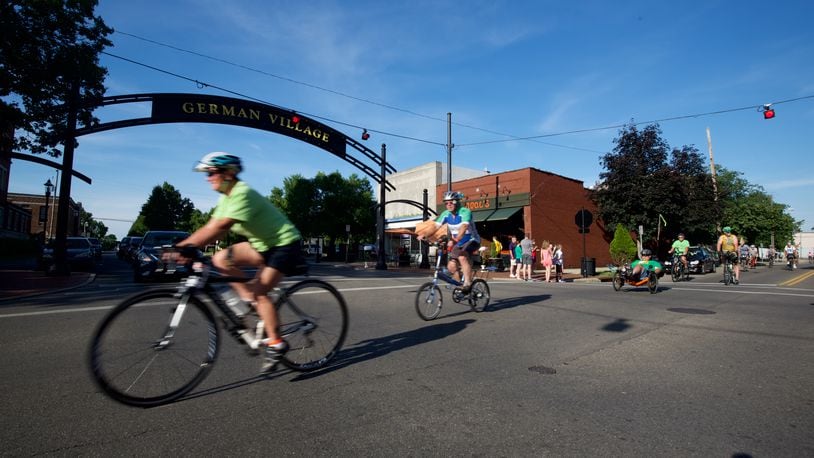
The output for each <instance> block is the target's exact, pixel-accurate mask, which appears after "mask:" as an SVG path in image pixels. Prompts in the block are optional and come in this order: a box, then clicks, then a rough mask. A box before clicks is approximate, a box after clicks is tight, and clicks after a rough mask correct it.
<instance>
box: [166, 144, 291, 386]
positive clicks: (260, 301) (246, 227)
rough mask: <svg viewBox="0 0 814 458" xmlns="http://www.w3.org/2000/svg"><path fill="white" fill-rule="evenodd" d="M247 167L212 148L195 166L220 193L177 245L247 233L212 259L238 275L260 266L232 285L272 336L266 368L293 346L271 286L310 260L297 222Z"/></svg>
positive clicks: (205, 242)
mask: <svg viewBox="0 0 814 458" xmlns="http://www.w3.org/2000/svg"><path fill="white" fill-rule="evenodd" d="M242 170H243V165H242V164H241V161H240V158H239V157H237V156H234V155H232V154H229V153H223V152H214V153H209V154H207V155H206V156H204V157H203V158H202V159H201V160H200V161H199V163H198V164H197V165H196V166H195V171H196V172H205V173H206V175H207V181H208V182H209V184H210V186H211V187H212V189H214V190H215V191H217V192H218V193H220V194H221V196H220V199H219V200H218V204H217V206H216V207H215V210H214V211H213V212H212V218H211V219H210V220H209V222H207V223H206V225H204V226H203V227H201V228H200V229H198V230H197V231H195V232H194V233H192V235H190V236H189V237H188V238H187V239H185V240H183V241H181V242H179V243H178V246H179V247H183V246H195V247H204V246H206V245H208V244H210V243H212V242H214V241H216V240H218V239H220V238H221V237H222V236H223V235H224V234H225V233H226V232H227V231H229V230H232V231H234V232H235V233H237V234H239V235H243V236H245V237H246V238H248V242H240V243H236V244H234V245H232V246H230V247H229V248H227V249H225V250H221V251H219V252H217V253H215V255H214V256H213V257H212V264H213V265H214V266H215V267H217V268H218V270H219V271H221V272H222V273H224V274H225V275H228V276H235V277H239V276H243V275H245V274H244V272H243V271H242V270H241V269H240V268H239V267H240V266H244V267H254V268H256V269H257V274H256V276H255V280H254V281H251V282H249V283H232V284H231V286H232V288H234V289H235V291H236V292H237V293H238V294H239V295H240V297H241V298H242V299H243V300H244V301H245V302H247V303H250V304H252V305H254V306H255V308H256V309H257V314H258V315H259V316H260V319H262V320H263V324H264V327H265V329H266V335H267V336H268V339H267V340H266V342H265V343H266V345H267V348H266V362H265V364H264V366H263V370H264V371H267V370H271V369H273V368H274V366H275V365H276V364H277V362H279V360H280V359H281V357H282V355H283V354H284V353H285V352H286V351H287V350H288V344H287V343H286V342H285V341H284V340H282V339H281V338H280V336H279V334H277V321H278V317H277V309H276V307H274V305H273V304H272V302H271V299H270V298H269V296H268V292H269V291H271V290H272V289H273V288H274V287H275V286H277V284H279V283H280V281H281V280H282V279H283V277H285V276H286V275H292V274H294V273H295V272H296V271H297V269H298V268H301V267H302V266H303V265H305V260H304V259H303V257H302V249H301V236H300V233H299V231H298V230H297V228H296V227H294V225H293V224H291V221H289V220H288V218H287V217H286V216H285V215H284V214H283V213H282V212H281V211H280V210H278V209H277V207H275V206H274V205H272V203H271V201H269V199H267V198H266V197H263V196H262V195H261V194H260V193H258V192H257V191H255V190H254V189H251V188H250V187H249V186H248V185H247V184H246V183H244V182H243V181H241V180H240V179H239V178H238V176H237V175H238V174H239V173H240V172H241V171H242Z"/></svg>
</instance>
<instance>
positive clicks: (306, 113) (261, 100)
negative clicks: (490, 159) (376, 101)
mask: <svg viewBox="0 0 814 458" xmlns="http://www.w3.org/2000/svg"><path fill="white" fill-rule="evenodd" d="M101 53H102V54H104V55H107V56H110V57H114V58H116V59H121V60H123V61H125V62H130V63H131V64H135V65H139V66H142V67H145V68H149V69H150V70H154V71H157V72H160V73H164V74H167V75H170V76H174V77H176V78H180V79H183V80H186V81H190V82H192V83H195V84H196V85H197V86H198V87H199V88H201V89H202V88H205V87H210V88H212V89H217V90H219V91H223V92H226V93H228V94H232V95H236V96H238V97H243V98H245V99H248V100H254V101H255V102H260V103H263V104H266V105H270V106H273V107H276V108H281V109H284V110H287V108H284V107H281V106H279V105H276V104H273V103H271V102H268V101H266V100H263V99H259V98H257V97H252V96H250V95H247V94H243V93H240V92H237V91H233V90H231V89H226V88H224V87H221V86H217V85H214V84H210V83H206V82H204V81H201V80H197V79H194V78H191V77H188V76H184V75H179V74H178V73H173V72H171V71H168V70H164V69H161V68H158V67H155V66H152V65H148V64H145V63H143V62H139V61H136V60H133V59H129V58H127V57H123V56H119V55H116V54H113V53H110V52H107V51H102V52H101ZM297 113H299V114H302V115H305V116H309V117H311V118H315V119H321V120H323V121H327V122H331V123H334V124H339V125H343V126H347V127H353V128H356V129H360V130H361V129H366V128H365V127H362V126H359V125H356V124H350V123H347V122H342V121H338V120H335V119H331V118H327V117H325V116H320V115H316V114H312V113H308V112H304V111H297ZM367 131H368V132H376V133H378V134H382V135H387V136H390V137H397V138H403V139H406V140H413V141H417V142H423V143H429V144H432V145H442V146H443V145H444V143H439V142H434V141H431V140H424V139H421V138H415V137H410V136H407V135H401V134H396V133H393V132H385V131H382V130H376V129H370V128H367Z"/></svg>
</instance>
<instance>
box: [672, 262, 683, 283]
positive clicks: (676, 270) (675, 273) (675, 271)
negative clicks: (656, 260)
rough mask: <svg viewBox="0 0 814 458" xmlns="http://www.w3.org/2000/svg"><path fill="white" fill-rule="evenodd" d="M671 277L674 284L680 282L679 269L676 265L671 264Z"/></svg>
mask: <svg viewBox="0 0 814 458" xmlns="http://www.w3.org/2000/svg"><path fill="white" fill-rule="evenodd" d="M672 276H673V281H674V282H677V281H679V280H681V267H679V266H678V264H673V268H672Z"/></svg>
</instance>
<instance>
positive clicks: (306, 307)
mask: <svg viewBox="0 0 814 458" xmlns="http://www.w3.org/2000/svg"><path fill="white" fill-rule="evenodd" d="M278 307H279V308H278V311H277V313H278V316H279V326H278V327H279V332H280V336H281V337H283V338H284V339H285V340H286V342H288V346H289V349H288V351H287V352H286V353H285V355H284V356H283V359H282V363H283V364H284V365H285V366H286V367H288V368H289V369H292V370H295V371H300V372H306V371H312V370H315V369H319V368H320V367H323V366H325V365H326V364H328V362H329V361H330V360H331V359H332V358H333V357H334V356H336V354H337V353H338V352H339V349H340V348H341V347H342V343H343V342H344V341H345V335H346V334H347V332H348V307H347V305H346V304H345V299H344V298H343V297H342V295H341V294H340V293H339V291H337V290H336V288H334V287H333V286H331V285H330V284H328V283H325V282H324V281H321V280H303V281H301V282H299V283H297V284H295V285H294V286H292V287H291V288H288V289H287V290H286V291H285V294H284V295H283V296H282V297H281V300H280V303H279V306H278Z"/></svg>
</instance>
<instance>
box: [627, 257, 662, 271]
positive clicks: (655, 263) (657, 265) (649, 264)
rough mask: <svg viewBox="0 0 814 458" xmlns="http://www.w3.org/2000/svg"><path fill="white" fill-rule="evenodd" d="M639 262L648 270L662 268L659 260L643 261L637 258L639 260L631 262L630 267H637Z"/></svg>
mask: <svg viewBox="0 0 814 458" xmlns="http://www.w3.org/2000/svg"><path fill="white" fill-rule="evenodd" d="M639 264H641V265H642V266H643V267H644V268H645V269H647V270H656V269H661V268H662V267H661V263H659V262H658V261H654V260H652V259H651V260H649V261H642V260H641V259H637V260H635V261H633V262H632V263H630V267H631V268H632V267H636V266H638V265H639Z"/></svg>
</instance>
